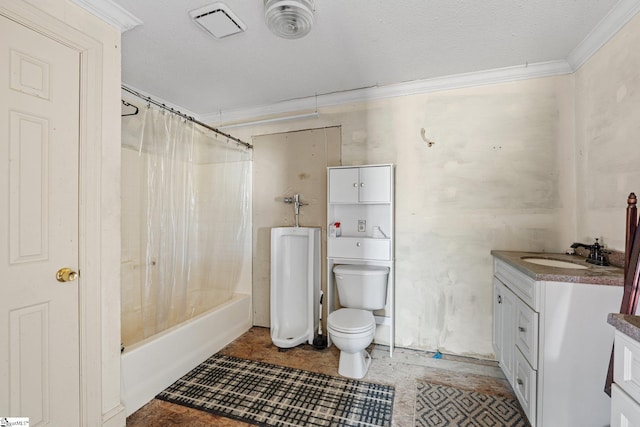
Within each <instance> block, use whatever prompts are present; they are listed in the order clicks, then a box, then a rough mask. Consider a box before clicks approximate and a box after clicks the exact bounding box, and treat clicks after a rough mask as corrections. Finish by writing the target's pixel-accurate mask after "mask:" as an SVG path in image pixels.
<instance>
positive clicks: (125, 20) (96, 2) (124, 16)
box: [71, 0, 142, 33]
mask: <svg viewBox="0 0 640 427" xmlns="http://www.w3.org/2000/svg"><path fill="white" fill-rule="evenodd" d="M71 1H72V2H73V3H75V4H77V5H78V6H80V7H81V8H83V9H84V10H86V11H87V12H89V13H91V14H92V15H95V16H97V17H98V18H100V19H102V20H103V21H104V22H106V23H107V24H109V25H111V26H112V27H115V28H117V29H118V30H120V32H121V33H124V32H125V31H128V30H131V29H132V28H135V27H137V26H138V25H142V21H141V20H140V19H138V18H137V17H136V16H134V15H133V14H132V13H131V12H129V11H128V10H126V9H124V8H123V7H122V6H120V5H119V4H117V3H115V2H113V1H111V0H71Z"/></svg>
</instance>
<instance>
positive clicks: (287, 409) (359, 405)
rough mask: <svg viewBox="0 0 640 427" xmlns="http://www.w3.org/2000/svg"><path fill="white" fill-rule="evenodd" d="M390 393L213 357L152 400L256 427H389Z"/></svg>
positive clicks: (338, 379) (362, 384) (337, 379)
mask: <svg viewBox="0 0 640 427" xmlns="http://www.w3.org/2000/svg"><path fill="white" fill-rule="evenodd" d="M393 396H394V388H393V387H391V386H387V385H381V384H372V383H367V382H364V381H357V380H351V379H348V378H341V377H333V376H330V375H323V374H316V373H313V372H307V371H302V370H299V369H293V368H286V367H282V366H276V365H270V364H267V363H262V362H256V361H252V360H245V359H239V358H236V357H230V356H224V355H219V354H215V355H213V356H211V357H210V358H209V359H207V360H206V361H204V362H203V363H202V364H200V365H199V366H197V367H196V368H195V369H193V370H192V371H191V372H189V373H188V374H186V375H185V376H183V377H182V378H180V379H179V380H178V381H176V382H175V383H173V384H172V385H171V386H170V387H169V388H167V389H166V390H164V391H163V392H162V393H160V394H159V395H158V396H156V398H158V399H161V400H165V401H168V402H172V403H176V404H179V405H183V406H189V407H191V408H195V409H200V410H203V411H207V412H211V413H213V414H217V415H221V416H224V417H228V418H234V419H237V420H240V421H244V422H247V423H251V424H256V425H260V426H390V425H391V416H392V410H393Z"/></svg>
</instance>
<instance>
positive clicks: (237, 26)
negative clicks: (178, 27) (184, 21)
mask: <svg viewBox="0 0 640 427" xmlns="http://www.w3.org/2000/svg"><path fill="white" fill-rule="evenodd" d="M189 15H190V16H191V19H193V21H194V22H195V23H196V24H198V25H200V26H201V27H202V28H204V29H205V30H207V32H208V33H209V34H211V35H212V36H213V37H215V38H217V39H221V38H223V37H227V36H231V35H233V34H238V33H242V32H244V31H245V30H246V29H247V26H246V25H245V24H244V22H242V21H241V20H240V19H239V18H238V17H237V16H236V14H235V13H233V12H232V11H231V9H229V7H228V6H227V5H226V4H224V3H213V4H211V5H208V6H205V7H201V8H200V9H196V10H192V11H191V12H189Z"/></svg>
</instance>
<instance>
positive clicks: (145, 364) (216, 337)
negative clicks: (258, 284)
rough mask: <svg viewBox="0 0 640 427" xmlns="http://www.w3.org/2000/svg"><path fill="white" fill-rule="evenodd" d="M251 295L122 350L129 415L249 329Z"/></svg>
mask: <svg viewBox="0 0 640 427" xmlns="http://www.w3.org/2000/svg"><path fill="white" fill-rule="evenodd" d="M251 314H252V309H251V296H250V295H245V294H236V295H234V297H233V298H232V299H231V300H230V301H228V302H226V303H224V304H222V305H220V306H218V307H215V308H214V309H213V310H211V311H209V312H206V313H203V314H201V315H200V316H198V317H195V318H193V319H190V320H188V321H186V322H185V323H183V324H180V325H177V326H175V327H173V328H171V329H168V330H166V331H164V332H161V333H159V334H157V335H154V336H153V337H150V338H148V339H146V340H144V341H141V342H139V343H137V344H134V345H132V346H130V347H128V348H126V349H125V351H124V352H123V353H122V358H121V367H120V372H121V400H122V404H123V405H124V407H125V411H126V416H129V415H131V414H132V413H134V412H135V411H137V410H138V409H140V408H141V407H142V406H143V405H145V404H146V403H147V402H149V401H150V400H151V399H153V398H154V397H155V396H156V395H157V394H158V393H160V392H161V391H162V390H164V389H165V388H167V387H168V386H170V385H171V384H172V383H173V382H174V381H176V380H177V379H178V378H180V377H181V376H183V375H184V374H186V373H187V372H189V371H190V370H191V369H193V368H195V367H196V366H198V364H200V363H201V362H203V361H204V360H205V359H207V358H208V357H209V356H211V355H212V354H214V353H216V352H217V351H219V350H221V349H222V348H223V347H225V346H226V345H227V344H229V343H230V342H231V341H233V340H235V339H236V338H238V337H239V336H240V335H242V334H243V333H245V332H246V331H248V330H249V329H250V328H251V326H252V317H251Z"/></svg>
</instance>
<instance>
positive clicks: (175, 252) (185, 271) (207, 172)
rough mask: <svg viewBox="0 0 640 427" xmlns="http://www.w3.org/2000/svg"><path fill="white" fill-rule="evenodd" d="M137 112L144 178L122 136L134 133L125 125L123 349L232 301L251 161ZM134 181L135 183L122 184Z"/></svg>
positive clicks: (179, 123)
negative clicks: (135, 233) (128, 158)
mask: <svg viewBox="0 0 640 427" xmlns="http://www.w3.org/2000/svg"><path fill="white" fill-rule="evenodd" d="M141 113H142V114H140V115H139V117H137V118H134V120H139V121H140V123H139V127H138V129H139V130H138V132H139V138H138V139H137V142H136V145H137V147H136V151H137V153H136V154H137V155H138V156H139V161H137V162H136V163H135V167H137V168H140V169H142V170H139V171H131V170H126V169H127V168H130V167H131V166H129V164H130V163H129V162H124V156H125V151H127V150H129V152H128V154H127V155H128V156H131V154H132V153H131V151H130V150H131V148H133V147H131V145H132V144H131V140H132V138H130V135H128V136H129V137H128V138H125V132H131V129H133V128H135V126H131V125H129V126H127V127H125V126H123V188H125V187H126V186H127V185H136V186H137V187H139V190H138V191H135V190H127V191H123V200H122V204H123V233H124V232H128V233H131V232H132V231H133V230H134V229H135V227H134V226H131V225H127V226H124V224H139V226H138V229H139V230H138V237H139V241H138V242H135V238H134V237H133V236H129V235H127V236H125V235H123V274H122V280H123V282H122V296H123V300H122V311H123V315H122V322H123V326H122V329H123V334H122V335H123V342H124V343H125V345H131V344H132V343H133V342H137V341H139V340H141V339H144V338H147V337H150V336H152V335H154V334H156V333H158V332H161V331H163V330H166V329H168V328H170V327H172V326H174V325H177V324H179V323H181V322H183V321H185V320H187V319H189V318H191V317H193V316H196V315H198V314H200V313H203V312H205V311H207V310H209V309H211V308H213V307H215V306H217V305H219V304H221V303H223V302H225V301H227V300H229V299H230V298H231V297H232V296H233V294H234V291H235V289H236V286H237V284H238V281H239V280H240V275H241V272H242V268H243V262H244V259H243V258H244V254H245V251H246V246H247V240H248V239H247V232H248V231H247V218H248V216H249V196H250V194H249V192H250V189H249V187H248V182H249V173H250V165H251V163H250V154H249V153H248V152H247V151H246V150H245V149H244V148H239V147H237V146H236V145H235V144H227V143H225V142H219V141H215V139H214V138H213V137H212V136H211V135H212V134H211V133H210V132H208V131H203V130H201V129H200V128H199V127H198V126H197V125H195V124H194V123H193V122H190V121H186V120H184V119H182V118H181V117H179V116H177V115H174V114H171V113H167V112H162V111H160V110H157V109H155V108H147V109H146V110H145V109H142V110H141ZM123 124H124V123H123ZM126 141H129V144H128V145H127V142H126ZM136 176H137V177H138V179H139V182H137V183H136V182H126V180H127V179H131V177H136ZM136 199H138V200H136ZM129 205H131V206H138V209H129ZM134 215H139V216H141V218H131V217H133V216H134ZM125 246H129V247H125ZM135 247H137V248H139V254H138V255H137V256H136V255H134V253H135V249H132V248H135ZM132 258H138V260H137V261H132ZM136 265H137V266H139V269H138V271H137V272H136V271H135V266H136ZM129 266H134V267H131V268H129ZM136 282H137V283H136Z"/></svg>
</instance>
